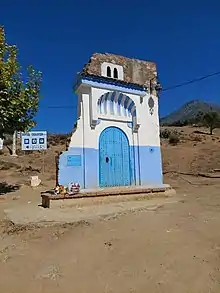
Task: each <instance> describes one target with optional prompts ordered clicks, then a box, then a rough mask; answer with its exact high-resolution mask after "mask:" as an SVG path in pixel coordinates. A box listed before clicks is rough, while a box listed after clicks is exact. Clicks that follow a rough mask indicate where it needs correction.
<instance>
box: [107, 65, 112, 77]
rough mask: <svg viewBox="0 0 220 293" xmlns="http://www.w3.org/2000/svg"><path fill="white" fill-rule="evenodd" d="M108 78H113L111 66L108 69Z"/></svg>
mask: <svg viewBox="0 0 220 293" xmlns="http://www.w3.org/2000/svg"><path fill="white" fill-rule="evenodd" d="M107 76H108V77H111V76H112V73H111V68H110V67H109V66H108V67H107Z"/></svg>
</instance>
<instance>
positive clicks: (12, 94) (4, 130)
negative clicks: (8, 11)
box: [0, 26, 42, 138]
mask: <svg viewBox="0 0 220 293" xmlns="http://www.w3.org/2000/svg"><path fill="white" fill-rule="evenodd" d="M17 52H18V50H17V47H16V46H13V45H9V44H7V42H6V38H5V30H4V27H2V26H0V137H1V138H4V136H5V134H11V133H13V132H14V131H15V130H17V131H27V130H28V129H29V128H31V127H33V126H35V121H34V117H35V115H36V113H37V111H38V106H39V99H40V86H41V81H42V76H41V72H39V71H36V70H35V69H34V68H33V66H29V67H28V69H27V78H26V80H25V81H24V80H23V78H22V74H21V66H20V64H19V62H18V59H17Z"/></svg>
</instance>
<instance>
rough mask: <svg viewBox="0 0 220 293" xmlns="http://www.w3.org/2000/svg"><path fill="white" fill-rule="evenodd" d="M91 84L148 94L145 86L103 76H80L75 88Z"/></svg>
mask: <svg viewBox="0 0 220 293" xmlns="http://www.w3.org/2000/svg"><path fill="white" fill-rule="evenodd" d="M81 84H85V85H89V86H93V87H96V88H102V89H107V90H113V91H119V92H124V93H130V94H136V95H139V96H145V95H146V91H147V90H146V89H145V88H144V87H143V86H139V85H136V84H129V83H125V84H123V82H120V81H117V80H116V81H112V80H111V79H109V80H108V79H107V78H106V79H103V78H101V77H87V76H83V77H79V78H78V80H77V83H76V86H75V87H74V90H75V91H76V90H77V88H78V87H79V86H80V85H81Z"/></svg>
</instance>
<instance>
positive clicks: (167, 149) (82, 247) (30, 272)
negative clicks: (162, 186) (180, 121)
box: [0, 129, 220, 293]
mask: <svg viewBox="0 0 220 293" xmlns="http://www.w3.org/2000/svg"><path fill="white" fill-rule="evenodd" d="M183 130H184V135H185V136H184V137H183V139H182V141H181V142H180V144H178V145H177V146H170V145H169V144H168V143H167V141H163V160H164V170H165V171H166V174H165V177H164V181H165V183H168V184H171V185H172V186H173V187H174V188H176V192H177V194H176V195H173V196H172V200H171V199H170V202H165V201H166V200H165V199H158V200H159V201H158V203H159V204H157V205H155V201H154V202H153V205H154V207H155V208H147V205H146V201H145V200H142V201H141V202H139V204H140V205H142V207H143V208H142V209H137V210H136V209H134V210H132V211H131V210H127V211H123V213H119V214H115V215H112V214H111V216H109V217H94V218H93V219H89V220H88V219H87V220H81V221H79V222H75V223H69V224H65V223H60V224H59V223H57V224H56V225H51V226H50V225H49V226H45V227H42V226H41V227H37V226H34V225H14V224H13V223H11V222H9V221H6V220H5V219H4V217H5V211H6V210H8V209H11V210H14V211H16V210H17V211H22V213H25V210H21V207H24V206H25V207H26V208H27V211H28V210H30V208H32V207H33V206H34V207H36V208H39V209H41V208H40V207H37V204H38V203H40V199H39V191H40V190H43V189H45V188H48V187H50V186H52V185H53V184H54V181H53V180H52V179H51V180H49V178H50V176H51V177H52V176H54V174H49V172H48V171H47V170H46V171H45V174H44V176H45V177H44V176H43V175H41V176H42V178H47V180H44V181H43V185H42V186H41V187H40V188H39V189H38V190H31V189H30V188H29V187H28V186H27V185H25V182H26V181H27V176H29V174H28V175H24V172H23V171H21V169H19V168H17V169H16V168H15V169H16V170H17V171H16V172H17V173H16V172H15V170H12V169H13V168H12V167H11V168H10V169H7V170H2V171H0V177H1V178H2V180H3V179H5V181H6V179H7V182H8V183H11V184H12V183H19V184H24V185H23V186H22V187H21V188H20V189H19V190H17V191H14V192H10V193H6V194H5V195H3V194H2V195H1V197H2V198H3V196H4V198H5V199H4V200H0V220H1V225H0V230H1V234H0V272H1V276H2V277H1V278H0V288H1V292H7V293H12V292H13V293H21V292H22V293H25V292H32V293H40V292H41V293H42V292H54V293H56V292H57V293H58V292H59V293H61V292H62V293H64V292H65V293H68V292H71V293H72V292H77V293H81V292H82V293H87V292H89V293H93V292H94V293H99V292H100V293H101V292H102V293H103V292H114V293H117V292H120V293H123V292H126V293H127V292H140V293H146V292H155V293H157V292H158V293H159V292H160V293H163V292H164V293H168V292H169V293H174V292H175V293H176V292H178V293H203V292H204V293H208V292H210V293H211V292H213V293H215V292H216V293H217V292H220V235H219V233H218V231H219V230H218V229H219V226H220V217H219V212H220V196H219V190H220V189H219V188H220V180H219V179H218V178H203V177H200V176H199V177H196V176H189V175H184V173H187V172H188V173H190V172H191V173H192V172H199V171H203V172H211V170H213V169H218V168H219V162H220V160H219V157H218V154H219V153H218V152H219V137H218V135H217V134H216V135H215V136H213V137H209V136H207V137H206V136H205V135H204V136H203V135H201V137H202V139H201V140H198V139H196V142H195V139H194V138H192V136H194V134H193V135H192V133H191V132H192V130H191V129H183ZM190 136H191V138H190ZM203 137H204V138H203ZM213 139H214V140H213ZM51 152H52V150H51ZM2 160H4V161H5V162H6V161H7V162H8V161H9V160H11V158H8V157H7V156H6V155H5V156H4V158H3V159H2ZM16 160H17V159H16ZM19 160H21V159H20V158H18V160H17V162H20V161H19ZM29 160H31V159H30V158H29ZM48 161H49V155H48ZM22 164H23V166H22V168H23V170H24V168H25V167H24V165H25V159H23V161H22ZM26 164H27V163H26ZM37 164H39V166H40V163H36V165H37ZM32 167H33V164H32ZM34 167H35V165H34ZM25 172H26V171H25ZM47 172H48V173H47ZM6 175H7V176H6ZM22 176H23V177H22ZM149 202H150V201H149ZM113 204H114V205H117V204H120V206H123V205H125V204H126V202H124V203H123V202H122V203H117V202H114V203H112V202H111V200H109V199H108V200H104V201H102V202H100V200H93V201H87V202H84V203H82V202H80V203H79V204H78V205H77V206H75V207H72V208H73V212H74V209H75V208H79V207H80V208H82V209H85V208H86V207H90V208H92V207H93V206H94V207H96V206H101V207H100V208H101V209H105V208H106V207H107V206H108V207H109V206H110V205H113ZM51 209H53V206H52V208H51ZM54 209H55V208H54ZM45 213H46V211H45Z"/></svg>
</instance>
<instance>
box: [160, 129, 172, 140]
mask: <svg viewBox="0 0 220 293" xmlns="http://www.w3.org/2000/svg"><path fill="white" fill-rule="evenodd" d="M170 134H171V131H170V130H169V129H167V128H166V129H162V130H161V131H160V137H161V138H165V139H168V138H169V137H170Z"/></svg>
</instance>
